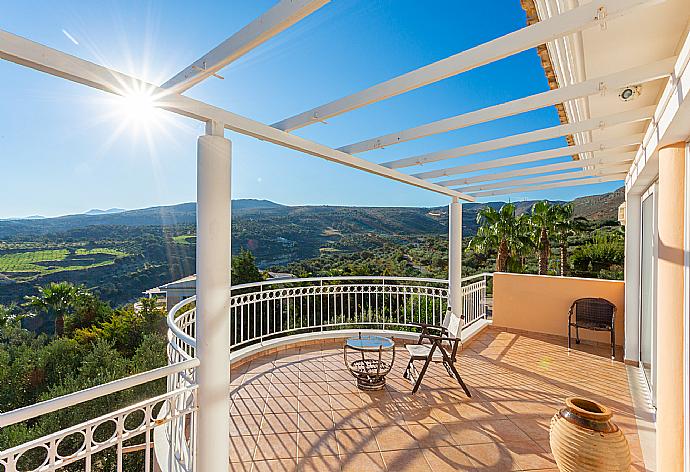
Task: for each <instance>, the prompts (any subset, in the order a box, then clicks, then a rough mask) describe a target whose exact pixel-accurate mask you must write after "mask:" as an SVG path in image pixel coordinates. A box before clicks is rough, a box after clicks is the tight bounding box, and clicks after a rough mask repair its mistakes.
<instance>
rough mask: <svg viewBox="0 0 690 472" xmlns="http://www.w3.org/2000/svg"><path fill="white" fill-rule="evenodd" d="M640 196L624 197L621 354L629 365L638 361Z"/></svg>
mask: <svg viewBox="0 0 690 472" xmlns="http://www.w3.org/2000/svg"><path fill="white" fill-rule="evenodd" d="M641 200H642V199H641V195H640V194H632V193H627V194H626V195H625V353H624V358H625V360H626V361H628V362H630V363H635V364H636V363H638V362H639V361H640V259H641V257H642V254H641V248H640V240H641V237H642V214H641V212H642V202H641Z"/></svg>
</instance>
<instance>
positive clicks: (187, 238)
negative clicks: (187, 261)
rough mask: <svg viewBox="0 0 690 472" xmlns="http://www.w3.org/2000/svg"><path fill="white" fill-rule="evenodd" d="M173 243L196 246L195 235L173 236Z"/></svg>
mask: <svg viewBox="0 0 690 472" xmlns="http://www.w3.org/2000/svg"><path fill="white" fill-rule="evenodd" d="M173 241H175V242H176V243H177V244H196V235H195V234H180V235H177V236H173Z"/></svg>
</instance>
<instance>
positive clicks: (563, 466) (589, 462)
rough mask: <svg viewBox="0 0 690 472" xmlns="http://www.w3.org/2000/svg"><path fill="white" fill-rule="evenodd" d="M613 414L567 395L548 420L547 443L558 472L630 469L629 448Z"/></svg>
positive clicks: (590, 402)
mask: <svg viewBox="0 0 690 472" xmlns="http://www.w3.org/2000/svg"><path fill="white" fill-rule="evenodd" d="M612 417H613V413H611V410H609V409H608V408H606V407H605V406H604V405H601V404H599V403H597V402H594V401H591V400H587V399H585V398H575V397H572V398H568V399H567V400H566V401H565V408H563V409H562V410H560V411H559V412H558V413H556V414H555V415H554V416H553V418H552V419H551V431H550V435H549V436H550V439H549V442H550V444H551V451H552V452H553V456H554V458H555V459H556V464H558V470H560V471H561V472H590V471H591V472H595V471H596V472H619V471H625V472H627V471H629V470H630V463H631V457H630V447H629V446H628V441H627V440H626V439H625V435H624V434H623V432H622V431H621V430H620V429H619V428H618V426H616V425H615V424H614V423H613V422H612V421H611V418H612Z"/></svg>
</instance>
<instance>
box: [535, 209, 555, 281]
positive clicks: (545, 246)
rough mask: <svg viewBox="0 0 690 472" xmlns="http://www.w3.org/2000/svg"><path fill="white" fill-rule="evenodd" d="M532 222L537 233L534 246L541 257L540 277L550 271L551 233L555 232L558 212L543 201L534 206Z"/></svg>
mask: <svg viewBox="0 0 690 472" xmlns="http://www.w3.org/2000/svg"><path fill="white" fill-rule="evenodd" d="M530 220H531V222H532V226H533V227H534V231H535V232H534V245H535V247H536V248H537V251H538V257H539V275H546V274H547V273H548V270H549V257H550V255H551V243H550V241H549V232H550V231H553V228H554V224H555V222H556V210H555V209H554V206H553V205H551V204H550V203H549V202H547V201H546V200H542V201H540V202H537V203H535V204H534V205H533V206H532V213H531V217H530Z"/></svg>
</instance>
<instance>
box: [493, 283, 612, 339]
mask: <svg viewBox="0 0 690 472" xmlns="http://www.w3.org/2000/svg"><path fill="white" fill-rule="evenodd" d="M493 296H494V312H493V324H494V326H500V327H504V328H513V329H520V330H524V331H532V332H537V333H545V334H555V335H558V336H567V335H568V330H567V325H568V309H569V308H570V305H571V304H572V303H573V301H575V300H576V299H578V298H585V297H600V298H605V299H607V300H609V301H610V302H611V303H613V304H614V305H616V321H615V329H616V331H615V332H616V345H618V346H622V345H623V343H624V340H625V323H624V321H625V283H624V282H623V281H618V280H600V279H582V278H575V277H554V276H544V275H526V274H506V273H499V272H496V273H494V288H493ZM574 336H575V330H574V329H573V337H574ZM580 339H583V340H589V341H597V342H602V343H607V344H608V343H610V337H609V333H607V332H596V331H590V330H584V329H581V330H580ZM573 342H574V341H573Z"/></svg>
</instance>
